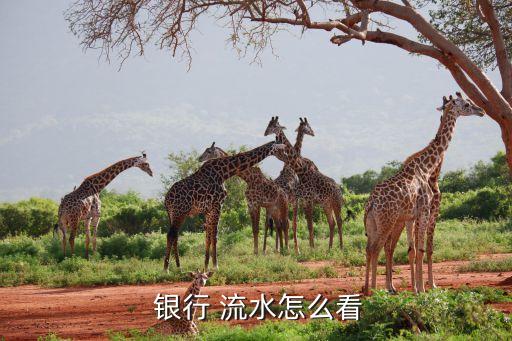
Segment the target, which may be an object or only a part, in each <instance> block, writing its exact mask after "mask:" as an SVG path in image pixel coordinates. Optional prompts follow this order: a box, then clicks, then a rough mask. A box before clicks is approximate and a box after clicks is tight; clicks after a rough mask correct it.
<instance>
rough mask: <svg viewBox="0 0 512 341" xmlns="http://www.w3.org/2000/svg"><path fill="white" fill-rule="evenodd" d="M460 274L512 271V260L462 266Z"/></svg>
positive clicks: (481, 261)
mask: <svg viewBox="0 0 512 341" xmlns="http://www.w3.org/2000/svg"><path fill="white" fill-rule="evenodd" d="M459 271H460V272H505V271H512V258H505V259H498V260H477V261H472V262H471V263H469V264H467V265H465V266H461V267H460V268H459Z"/></svg>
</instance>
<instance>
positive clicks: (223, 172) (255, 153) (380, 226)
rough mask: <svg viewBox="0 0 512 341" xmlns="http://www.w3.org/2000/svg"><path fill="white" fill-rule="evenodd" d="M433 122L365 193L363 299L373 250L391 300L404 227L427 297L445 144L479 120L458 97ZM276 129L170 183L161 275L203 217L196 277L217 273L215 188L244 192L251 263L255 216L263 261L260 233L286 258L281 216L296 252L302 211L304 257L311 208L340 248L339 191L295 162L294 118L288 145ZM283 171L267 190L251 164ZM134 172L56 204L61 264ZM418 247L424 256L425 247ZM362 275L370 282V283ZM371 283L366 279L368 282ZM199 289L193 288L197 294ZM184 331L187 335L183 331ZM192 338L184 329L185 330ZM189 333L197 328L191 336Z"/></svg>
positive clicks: (218, 153)
mask: <svg viewBox="0 0 512 341" xmlns="http://www.w3.org/2000/svg"><path fill="white" fill-rule="evenodd" d="M438 110H440V111H441V112H442V116H441V120H440V125H439V128H438V131H437V133H436V135H435V137H434V139H433V140H432V141H431V142H430V143H429V144H428V145H427V146H426V147H425V148H423V149H421V150H420V151H418V152H416V153H414V154H412V155H411V156H409V157H408V158H407V159H406V160H405V161H404V163H403V165H402V167H401V169H400V170H399V171H398V173H397V174H396V175H394V176H393V177H391V178H389V179H388V180H386V181H384V182H382V183H380V184H378V185H377V186H375V188H374V189H373V191H372V192H371V194H370V196H369V199H368V201H367V203H366V205H365V210H364V225H365V234H366V236H367V246H366V277H365V286H364V288H363V292H364V293H365V294H367V295H368V294H370V290H371V289H375V288H376V271H377V261H378V256H379V253H380V251H381V249H382V248H384V251H385V256H386V257H385V258H386V288H387V290H389V291H391V292H395V291H396V290H395V287H394V285H393V253H394V250H395V247H396V244H397V242H398V239H399V237H400V235H401V233H402V231H403V229H404V227H405V229H406V234H407V241H408V246H409V249H408V257H409V264H410V271H411V283H412V288H413V290H414V291H415V292H423V291H425V287H424V282H423V261H424V254H425V250H426V255H427V269H428V285H429V286H430V287H435V284H434V276H433V271H432V253H433V235H434V230H435V225H436V219H437V217H438V215H439V205H440V200H441V193H440V191H439V185H438V178H439V174H440V171H441V166H442V163H443V159H444V154H445V152H446V150H447V148H448V145H449V143H450V140H451V138H452V135H453V132H454V128H455V123H456V120H457V118H458V117H460V116H472V115H476V116H483V115H484V112H483V110H482V109H481V108H479V107H477V106H476V105H474V104H473V103H472V102H471V101H470V100H468V99H464V98H463V97H462V95H461V94H460V93H457V94H456V96H455V97H452V96H450V97H449V98H446V97H443V104H442V106H441V107H440V108H438ZM285 129H286V128H285V127H284V126H282V125H281V124H280V122H279V117H277V116H276V117H272V118H271V120H270V122H269V123H268V125H267V128H266V129H265V132H264V136H269V135H275V140H274V141H272V142H268V143H266V144H264V145H262V146H259V147H256V148H254V149H252V150H249V151H246V152H241V153H238V154H235V155H228V153H226V152H225V151H224V150H222V149H221V148H219V147H217V146H215V142H214V143H213V144H212V145H211V146H210V147H208V148H206V150H205V151H204V152H203V153H202V154H201V156H200V157H199V161H200V162H201V163H202V164H201V166H200V167H199V169H198V170H197V171H196V172H195V173H193V174H192V175H190V176H188V177H186V178H184V179H182V180H180V181H178V182H176V183H174V184H173V185H172V186H171V188H170V189H169V190H168V192H167V194H166V196H165V200H164V206H165V209H166V211H167V214H168V217H169V224H170V225H169V229H168V232H167V246H166V250H165V256H164V270H165V271H168V269H169V259H170V255H171V253H172V254H173V256H174V259H175V262H176V267H177V268H180V260H179V252H178V236H179V229H180V227H181V225H182V224H183V222H184V220H185V218H187V217H191V216H195V215H198V214H203V215H204V218H205V219H204V220H205V221H204V229H205V258H204V269H205V271H206V270H207V269H209V268H210V267H209V265H210V257H211V259H212V265H213V268H215V269H217V268H218V262H217V234H218V222H219V217H220V213H221V210H222V205H223V202H224V200H225V198H226V195H227V193H226V189H225V188H224V182H225V181H226V180H227V179H229V178H231V177H233V176H238V177H240V178H241V179H242V180H243V181H245V182H246V183H247V190H246V192H245V197H246V199H247V205H248V212H249V216H250V218H251V224H252V231H253V239H254V241H253V246H254V250H253V252H254V254H258V252H259V250H258V247H259V246H258V240H259V225H260V211H261V209H262V208H263V209H265V224H264V225H265V232H264V241H263V253H265V251H266V239H267V238H266V237H267V230H268V228H269V227H270V226H274V227H275V230H276V250H277V251H278V252H279V251H281V252H285V251H288V250H289V245H288V240H289V225H290V224H289V221H290V219H289V214H288V212H289V208H290V207H291V208H292V212H293V214H292V235H293V241H294V251H295V252H296V253H298V252H299V246H298V241H297V212H298V209H299V207H302V209H303V211H304V215H305V217H306V221H307V228H308V232H309V246H310V247H312V248H313V247H314V226H313V208H314V207H315V205H318V206H320V207H321V208H322V209H323V211H324V214H325V216H326V218H327V222H328V225H329V249H331V248H332V247H333V243H334V234H335V231H336V230H337V232H338V237H339V247H340V248H343V222H342V219H341V208H342V205H343V197H342V192H341V188H340V186H339V185H338V184H337V183H336V182H335V181H334V180H333V179H331V178H329V177H327V176H326V175H324V174H323V173H322V172H321V171H320V170H319V169H318V167H317V166H316V165H315V163H314V162H313V161H311V160H310V159H307V158H305V157H303V156H302V155H301V150H302V144H303V140H304V137H305V136H306V135H309V136H311V137H314V136H315V133H314V131H313V129H312V128H311V126H310V124H309V122H308V120H307V119H306V118H301V119H300V123H299V126H298V128H297V129H296V133H297V135H296V140H295V143H294V144H292V143H291V142H290V141H289V140H288V138H287V136H286V134H285V132H284V130H285ZM271 155H273V156H275V157H276V158H277V159H278V160H280V161H282V162H283V168H282V170H281V172H280V174H279V176H278V177H277V178H275V179H274V180H272V179H269V178H268V177H266V176H265V175H264V174H263V172H262V171H261V169H260V168H259V167H258V163H259V162H261V161H262V160H264V159H265V158H267V157H268V156H271ZM131 167H137V168H140V169H141V170H142V171H144V172H145V173H147V174H148V175H150V176H152V175H153V172H152V170H151V168H150V165H149V163H148V160H147V157H146V154H145V153H143V154H142V155H141V156H137V157H132V158H128V159H125V160H121V161H119V162H117V163H115V164H113V165H111V166H109V167H107V168H105V169H104V170H102V171H100V172H98V173H96V174H93V175H91V176H89V177H87V178H85V179H84V181H83V182H82V183H81V184H80V186H79V187H78V188H76V189H75V190H73V191H72V192H71V193H69V194H67V195H66V196H64V197H63V199H62V200H61V203H60V206H59V213H58V222H57V224H56V225H55V229H56V230H60V231H61V232H62V248H63V252H64V255H65V254H66V237H67V235H68V233H69V245H70V248H71V254H73V252H74V239H75V235H76V233H77V229H78V225H79V223H80V222H81V221H84V222H85V229H86V256H87V257H88V256H89V243H90V226H91V224H92V226H93V228H94V231H93V252H94V251H95V250H96V231H97V226H98V223H99V219H100V208H101V201H100V199H99V193H100V191H101V190H102V189H104V188H105V187H106V186H107V185H108V184H109V183H110V182H111V181H112V180H113V179H114V178H115V177H116V176H117V175H119V174H120V173H121V172H123V171H124V170H126V169H128V168H131ZM425 244H426V246H425ZM210 274H211V273H206V272H197V273H194V276H195V277H194V278H195V280H194V283H196V282H197V283H196V284H197V285H196V286H195V287H196V288H200V287H201V286H202V285H204V283H205V282H206V279H207V278H208V276H210ZM370 275H371V276H370ZM370 277H371V278H370ZM201 283H202V285H201ZM189 327H190V326H188V327H187V328H188V329H190V328H191V327H190V328H189ZM192 329H193V328H192ZM196 329H197V328H196Z"/></svg>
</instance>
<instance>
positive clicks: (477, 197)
mask: <svg viewBox="0 0 512 341" xmlns="http://www.w3.org/2000/svg"><path fill="white" fill-rule="evenodd" d="M440 214H441V219H464V218H473V219H479V220H497V219H504V218H508V217H510V216H512V186H507V187H494V188H493V187H484V188H481V189H478V190H471V191H468V192H465V193H458V192H457V193H444V194H443V195H442V199H441V212H440Z"/></svg>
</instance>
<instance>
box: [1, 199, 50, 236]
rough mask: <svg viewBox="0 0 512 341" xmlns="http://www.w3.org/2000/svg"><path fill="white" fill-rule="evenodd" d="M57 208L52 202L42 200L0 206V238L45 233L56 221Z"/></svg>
mask: <svg viewBox="0 0 512 341" xmlns="http://www.w3.org/2000/svg"><path fill="white" fill-rule="evenodd" d="M57 208H58V206H57V204H56V203H55V202H54V201H52V200H49V199H42V198H30V199H29V200H23V201H19V202H17V203H2V204H0V238H4V237H6V236H9V235H12V236H14V235H19V234H28V235H31V236H40V235H43V234H45V233H47V232H48V231H50V230H51V229H52V228H53V225H54V224H55V222H56V221H57Z"/></svg>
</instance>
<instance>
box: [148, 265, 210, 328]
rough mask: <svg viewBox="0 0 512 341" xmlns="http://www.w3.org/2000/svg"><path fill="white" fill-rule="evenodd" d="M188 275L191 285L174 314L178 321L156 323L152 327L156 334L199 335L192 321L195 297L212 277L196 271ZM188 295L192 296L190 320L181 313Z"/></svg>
mask: <svg viewBox="0 0 512 341" xmlns="http://www.w3.org/2000/svg"><path fill="white" fill-rule="evenodd" d="M189 274H190V276H191V277H192V283H191V284H190V286H189V287H188V289H187V291H185V294H184V295H183V296H182V297H181V298H180V300H179V307H180V309H179V310H178V311H177V312H176V316H178V317H179V319H177V318H172V319H169V320H167V321H160V322H157V323H156V324H155V325H153V327H152V328H153V329H154V330H155V331H156V332H157V333H159V334H163V335H186V334H192V335H196V334H198V333H199V330H198V329H197V325H196V322H195V321H194V319H195V316H196V310H197V302H198V300H199V299H198V297H197V296H198V295H200V293H201V289H202V288H203V287H204V286H205V285H206V281H207V280H208V278H210V277H211V276H212V274H213V272H211V271H209V272H201V271H199V270H197V271H196V272H190V273H189ZM190 295H192V296H191V299H190V301H189V302H190V303H189V304H190V307H191V308H190V309H191V313H190V316H191V317H192V318H191V319H188V318H187V314H186V313H185V312H184V311H183V308H184V306H183V300H184V299H186V298H187V297H189V296H190Z"/></svg>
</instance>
